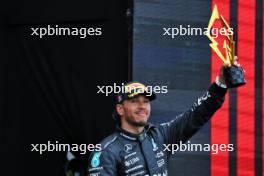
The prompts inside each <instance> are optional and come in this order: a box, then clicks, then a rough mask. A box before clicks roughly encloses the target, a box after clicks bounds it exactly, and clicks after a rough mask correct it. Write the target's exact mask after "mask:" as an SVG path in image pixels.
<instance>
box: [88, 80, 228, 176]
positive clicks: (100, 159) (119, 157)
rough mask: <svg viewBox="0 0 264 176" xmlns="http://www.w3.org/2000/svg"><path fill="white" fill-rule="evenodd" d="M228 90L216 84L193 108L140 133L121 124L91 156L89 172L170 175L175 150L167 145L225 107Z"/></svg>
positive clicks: (108, 175) (183, 137)
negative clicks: (169, 163) (131, 131)
mask: <svg viewBox="0 0 264 176" xmlns="http://www.w3.org/2000/svg"><path fill="white" fill-rule="evenodd" d="M226 91H227V90H226V89H224V88H221V87H219V86H218V85H216V84H215V83H213V84H212V85H211V86H210V87H209V89H208V91H207V92H206V93H205V94H204V95H203V96H202V97H200V98H198V101H197V102H195V103H194V105H193V106H192V107H191V108H190V109H189V110H187V111H186V112H184V113H183V114H181V115H179V116H177V117H176V118H175V119H174V120H172V121H170V122H168V123H163V124H160V125H157V126H154V125H152V124H148V125H147V126H146V127H145V129H144V131H143V132H142V133H141V134H138V135H135V134H131V133H129V132H127V131H125V130H123V129H121V128H119V127H117V129H116V131H115V132H114V133H113V134H112V135H110V136H108V137H107V138H105V139H104V140H103V141H102V143H101V147H102V150H101V151H100V152H95V153H93V154H92V155H91V157H90V160H89V168H88V173H89V175H90V176H96V175H103V176H120V175H128V176H139V175H151V176H165V175H168V171H167V169H168V160H169V157H170V155H171V152H170V151H169V150H168V149H166V147H165V145H166V146H168V144H179V143H180V142H182V143H183V142H185V141H186V140H187V139H189V138H190V137H191V136H192V135H194V134H195V132H197V131H198V130H199V129H200V128H201V127H202V126H203V125H204V124H205V123H206V122H207V121H208V120H209V119H210V118H211V117H212V115H213V114H214V112H215V111H216V110H217V109H219V108H220V107H221V105H222V103H223V102H224V96H225V94H226Z"/></svg>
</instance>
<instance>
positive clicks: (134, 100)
mask: <svg viewBox="0 0 264 176" xmlns="http://www.w3.org/2000/svg"><path fill="white" fill-rule="evenodd" d="M130 102H131V103H137V102H138V100H137V98H132V99H131V101H130Z"/></svg>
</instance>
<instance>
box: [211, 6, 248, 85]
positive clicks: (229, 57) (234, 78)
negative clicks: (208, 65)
mask: <svg viewBox="0 0 264 176" xmlns="http://www.w3.org/2000/svg"><path fill="white" fill-rule="evenodd" d="M216 20H220V21H221V25H222V28H224V29H225V30H226V31H230V29H231V28H230V26H229V25H228V23H227V22H226V20H225V19H224V17H223V16H222V15H219V13H218V9H217V6H216V5H215V6H214V9H213V12H212V15H211V18H210V21H209V24H208V28H207V30H210V31H207V33H206V35H207V37H208V38H209V39H210V41H211V44H210V47H211V48H212V49H213V51H214V52H215V53H216V55H217V56H218V57H219V58H220V59H221V60H222V61H223V62H224V64H225V65H226V67H224V69H223V74H224V77H225V83H226V85H227V87H228V88H234V87H239V86H242V85H244V84H246V81H245V75H244V70H243V68H242V67H241V66H239V64H238V63H237V61H236V60H235V41H234V40H233V33H232V34H230V33H227V32H226V34H224V41H223V49H224V50H225V55H223V54H222V52H221V51H220V49H219V48H218V43H217V41H216V40H215V38H214V37H213V36H212V35H211V29H212V26H213V24H214V22H215V21H216Z"/></svg>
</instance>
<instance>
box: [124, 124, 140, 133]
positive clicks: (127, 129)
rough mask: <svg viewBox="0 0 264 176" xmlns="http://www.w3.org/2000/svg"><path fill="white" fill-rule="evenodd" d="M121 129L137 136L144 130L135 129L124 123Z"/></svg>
mask: <svg viewBox="0 0 264 176" xmlns="http://www.w3.org/2000/svg"><path fill="white" fill-rule="evenodd" d="M121 128H122V129H124V130H126V131H128V132H130V133H133V134H139V133H141V132H142V131H143V130H144V127H135V126H132V125H129V124H126V123H122V124H121Z"/></svg>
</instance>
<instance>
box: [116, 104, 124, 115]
mask: <svg viewBox="0 0 264 176" xmlns="http://www.w3.org/2000/svg"><path fill="white" fill-rule="evenodd" d="M116 112H117V113H118V115H119V116H123V115H124V107H123V105H122V104H117V105H116Z"/></svg>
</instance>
